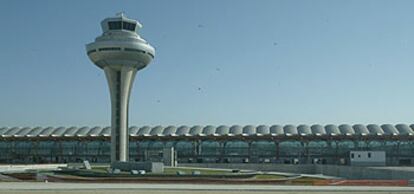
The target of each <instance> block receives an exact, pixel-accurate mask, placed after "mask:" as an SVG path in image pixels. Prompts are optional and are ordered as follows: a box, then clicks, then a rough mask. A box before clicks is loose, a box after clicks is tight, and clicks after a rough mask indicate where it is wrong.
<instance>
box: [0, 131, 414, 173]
mask: <svg viewBox="0 0 414 194" xmlns="http://www.w3.org/2000/svg"><path fill="white" fill-rule="evenodd" d="M413 129H414V124H413V125H406V124H397V125H391V124H384V125H376V124H370V125H361V124H356V125H348V124H342V125H317V124H316V125H298V126H295V125H271V126H266V125H258V126H253V125H247V126H239V125H233V126H224V125H222V126H210V125H208V126H166V127H163V126H155V127H150V126H142V127H130V128H129V141H130V145H129V146H130V149H129V160H131V161H148V160H151V161H161V160H162V158H163V149H165V148H174V150H175V151H176V157H177V158H176V159H177V161H178V163H279V164H336V165H351V160H357V159H354V158H352V159H351V153H356V152H357V151H363V152H366V151H372V152H373V153H374V152H375V153H377V152H384V153H385V165H414V141H413V140H414V136H413V135H414V131H413ZM110 133H111V128H110V127H2V128H0V163H22V164H27V163H64V162H80V161H83V160H88V161H90V162H97V163H109V162H110V144H111V142H110V136H111V134H110ZM352 155H354V154H352ZM369 155H371V154H370V153H368V155H367V156H369Z"/></svg>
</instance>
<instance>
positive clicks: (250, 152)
mask: <svg viewBox="0 0 414 194" xmlns="http://www.w3.org/2000/svg"><path fill="white" fill-rule="evenodd" d="M252 144H253V141H252V140H249V141H248V142H247V146H248V147H247V153H248V155H249V157H248V159H249V161H248V162H252V159H253V158H254V156H253V152H252Z"/></svg>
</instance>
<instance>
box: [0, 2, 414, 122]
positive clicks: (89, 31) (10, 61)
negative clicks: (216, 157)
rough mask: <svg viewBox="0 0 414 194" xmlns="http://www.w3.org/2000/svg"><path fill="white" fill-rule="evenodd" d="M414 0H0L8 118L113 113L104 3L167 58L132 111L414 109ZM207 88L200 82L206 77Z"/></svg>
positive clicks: (171, 118)
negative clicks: (99, 52) (101, 40)
mask: <svg viewBox="0 0 414 194" xmlns="http://www.w3.org/2000/svg"><path fill="white" fill-rule="evenodd" d="M413 7H414V1H402V0H400V1H392V0H389V1H381V0H374V1H369V0H366V1H360V0H356V1H350V0H346V1H332V0H326V1H316V0H315V1H304V0H303V1H290V0H289V1H274V0H269V1H266V0H261V1H241V0H237V1H236V0H234V1H222V0H214V1H213V0H209V1H193V0H188V1H180V0H177V1H164V0H163V1H154V0H151V1H135V0H134V1H132V0H131V1H81V0H77V1H63V0H60V1H56V0H53V1H42V0H39V1H29V0H27V1H18V0H16V1H11V0H10V1H6V0H3V1H0V26H1V28H0V59H1V61H0V65H1V69H0V110H1V111H0V126H37V125H38V126H72V125H75V126H84V125H85V126H95V125H99V126H106V125H109V124H110V101H109V91H108V86H107V83H106V80H105V76H104V73H103V71H101V70H100V69H98V68H97V67H96V66H94V65H93V64H92V63H91V62H90V61H89V59H88V57H87V55H86V53H85V44H87V43H89V42H91V41H93V40H94V38H95V37H96V36H98V35H99V34H101V29H100V22H101V20H103V19H104V18H105V17H109V16H114V15H115V13H117V12H120V11H124V12H125V13H126V15H127V16H128V17H131V18H134V19H138V20H139V21H140V22H141V23H142V24H143V26H144V27H143V29H142V30H141V35H142V37H144V38H145V39H146V40H147V41H148V42H150V43H151V44H152V45H154V46H155V47H156V49H157V54H156V59H155V60H154V61H153V63H152V64H150V66H148V67H147V68H146V69H144V70H142V71H140V72H139V73H138V75H137V78H136V79H135V83H134V88H133V92H132V95H131V103H130V109H129V110H130V125H138V126H141V125H159V124H160V125H170V124H172V125H183V124H185V125H195V124H200V125H206V124H212V125H220V124H226V125H231V124H241V125H243V124H254V125H258V124H314V123H320V124H328V123H333V124H342V123H349V124H354V123H362V124H367V123H377V124H382V123H413V119H414V78H413V75H414V74H413V73H414V12H413ZM199 88H200V89H199Z"/></svg>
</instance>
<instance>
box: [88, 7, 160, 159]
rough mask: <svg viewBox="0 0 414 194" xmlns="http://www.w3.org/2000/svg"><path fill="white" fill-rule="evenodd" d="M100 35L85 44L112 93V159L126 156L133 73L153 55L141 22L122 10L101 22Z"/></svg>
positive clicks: (127, 153)
mask: <svg viewBox="0 0 414 194" xmlns="http://www.w3.org/2000/svg"><path fill="white" fill-rule="evenodd" d="M101 27H102V31H103V33H102V35H100V36H98V37H97V38H96V39H95V41H94V42H92V43H89V44H87V45H86V52H87V54H88V56H89V58H90V59H91V61H92V62H93V63H94V64H95V65H96V66H98V67H99V68H101V69H103V70H104V71H105V75H106V79H107V81H108V85H109V91H110V95H111V110H112V111H111V112H112V114H111V163H112V164H113V163H114V162H117V161H120V162H125V161H128V160H129V133H128V106H129V97H130V95H131V89H132V84H133V82H134V78H135V74H136V73H137V71H139V70H140V69H142V68H144V67H146V66H147V65H148V64H149V63H150V62H151V60H152V59H153V58H154V56H155V49H154V47H152V46H151V45H149V44H148V43H147V41H145V40H144V39H143V38H141V37H140V36H139V30H140V29H141V28H142V25H141V24H140V23H139V22H138V21H136V20H133V19H129V18H127V17H126V16H125V15H124V14H123V13H120V14H117V15H116V16H115V17H110V18H106V19H104V20H103V21H102V22H101Z"/></svg>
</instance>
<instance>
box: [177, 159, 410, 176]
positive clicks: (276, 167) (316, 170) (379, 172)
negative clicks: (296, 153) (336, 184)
mask: <svg viewBox="0 0 414 194" xmlns="http://www.w3.org/2000/svg"><path fill="white" fill-rule="evenodd" d="M179 166H185V167H200V168H225V169H242V170H260V171H275V172H285V173H294V174H323V175H328V176H335V177H342V178H346V179H392V180H397V179H407V180H410V179H414V171H404V170H395V169H376V168H372V167H357V166H339V165H314V164H304V165H289V164H253V163H225V164H221V163H184V164H179Z"/></svg>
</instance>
